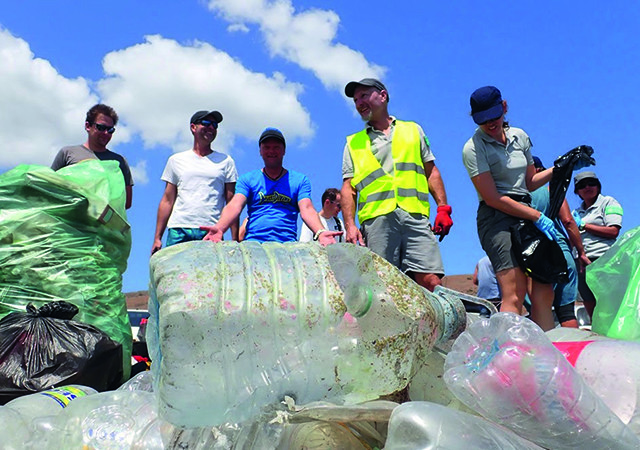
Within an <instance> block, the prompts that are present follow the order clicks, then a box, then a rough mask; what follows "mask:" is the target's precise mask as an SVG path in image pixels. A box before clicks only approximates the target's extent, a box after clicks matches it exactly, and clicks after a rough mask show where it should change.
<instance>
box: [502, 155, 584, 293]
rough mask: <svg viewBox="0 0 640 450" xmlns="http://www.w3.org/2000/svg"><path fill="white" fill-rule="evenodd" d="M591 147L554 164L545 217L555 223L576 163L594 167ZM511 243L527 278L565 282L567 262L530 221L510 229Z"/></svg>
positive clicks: (556, 244) (558, 247)
mask: <svg viewBox="0 0 640 450" xmlns="http://www.w3.org/2000/svg"><path fill="white" fill-rule="evenodd" d="M591 155H593V148H592V147H590V146H588V145H580V146H578V147H576V148H573V149H571V150H569V151H568V152H567V153H565V154H564V155H562V156H561V157H559V158H558V159H556V160H555V161H554V163H553V175H552V177H551V183H550V184H549V202H550V205H549V210H548V217H549V218H550V219H551V220H554V219H555V218H556V217H557V216H558V212H559V211H560V207H561V206H562V202H564V199H565V196H566V194H567V189H568V188H569V184H571V175H572V173H573V168H574V166H575V165H576V164H578V162H580V163H581V165H582V166H589V165H594V164H595V163H596V161H595V159H593V157H592V156H591ZM511 243H512V249H513V252H514V253H515V256H516V259H517V260H518V265H519V266H520V268H521V269H522V270H523V271H524V273H525V274H527V275H528V276H529V277H531V278H532V279H534V280H536V281H540V282H541V283H547V284H554V283H567V282H568V281H569V278H568V276H569V273H568V270H569V269H568V268H567V261H566V259H565V257H564V254H563V253H562V249H561V248H560V246H559V245H558V243H557V242H556V241H552V240H550V239H549V238H547V236H545V235H544V233H542V231H540V230H538V228H537V227H536V226H535V225H534V224H533V222H531V221H528V220H521V221H520V222H518V223H517V224H516V225H514V226H512V227H511Z"/></svg>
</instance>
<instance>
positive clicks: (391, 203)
mask: <svg viewBox="0 0 640 450" xmlns="http://www.w3.org/2000/svg"><path fill="white" fill-rule="evenodd" d="M347 145H348V146H349V153H350V154H351V159H352V160H353V179H352V180H351V185H352V186H353V187H354V188H355V189H356V190H357V191H358V194H359V195H358V220H359V221H360V223H362V222H364V221H365V220H367V219H372V218H374V217H377V216H381V215H384V214H388V213H390V212H392V211H393V210H394V209H396V207H400V208H402V209H404V210H405V211H407V212H410V213H418V214H424V215H425V216H429V184H428V183H427V178H426V176H425V172H424V163H423V162H422V156H421V153H420V132H419V131H418V126H417V125H416V124H415V123H413V122H404V121H400V120H396V123H395V127H394V131H393V139H392V141H391V154H392V156H393V161H394V171H393V175H389V174H388V173H387V172H385V171H384V169H383V168H382V166H381V165H380V162H379V161H378V160H377V159H376V157H375V156H374V155H373V153H372V152H371V140H370V139H369V136H368V135H367V131H366V130H362V131H360V132H358V133H356V134H352V135H351V136H348V137H347Z"/></svg>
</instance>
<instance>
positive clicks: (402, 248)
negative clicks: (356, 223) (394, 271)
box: [362, 208, 444, 276]
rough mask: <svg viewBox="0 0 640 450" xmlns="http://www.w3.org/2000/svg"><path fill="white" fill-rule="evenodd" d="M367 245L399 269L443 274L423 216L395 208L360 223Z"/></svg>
mask: <svg viewBox="0 0 640 450" xmlns="http://www.w3.org/2000/svg"><path fill="white" fill-rule="evenodd" d="M362 236H363V237H364V240H365V243H366V244H367V247H369V249H371V251H372V252H374V253H377V254H378V255H380V256H382V257H383V258H384V259H386V260H387V261H389V262H390V263H391V264H393V265H394V266H396V267H398V268H399V269H400V270H402V271H403V272H418V273H433V274H436V275H440V276H443V275H444V266H443V265H442V257H441V256H440V247H439V246H438V242H437V241H436V237H435V235H434V234H433V232H432V231H431V223H430V222H429V218H428V217H427V216H423V215H422V214H410V213H408V212H406V211H404V210H403V209H400V208H396V210H395V211H393V212H392V213H389V214H386V215H384V216H378V217H374V218H373V219H369V220H365V221H364V222H363V223H362Z"/></svg>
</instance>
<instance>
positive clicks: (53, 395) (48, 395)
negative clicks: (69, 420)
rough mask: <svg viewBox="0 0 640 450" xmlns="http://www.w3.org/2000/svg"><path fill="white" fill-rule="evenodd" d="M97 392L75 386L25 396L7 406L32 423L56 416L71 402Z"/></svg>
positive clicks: (85, 387)
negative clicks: (38, 419) (35, 420)
mask: <svg viewBox="0 0 640 450" xmlns="http://www.w3.org/2000/svg"><path fill="white" fill-rule="evenodd" d="M96 392H97V391H96V390H95V389H93V388H91V387H88V386H81V385H76V384H73V385H69V386H61V387H58V388H53V389H48V390H46V391H41V392H36V393H35V394H29V395H23V396H22V397H18V398H16V399H13V400H11V401H10V402H8V403H7V404H6V405H5V406H6V407H7V408H11V409H13V410H14V411H17V412H18V413H20V415H21V416H22V417H23V418H24V420H25V421H27V422H30V421H31V420H33V419H35V418H37V417H43V416H53V415H56V414H58V413H60V412H61V411H62V410H63V409H64V408H66V407H67V406H69V403H70V402H72V401H74V400H76V399H78V398H82V397H85V396H87V395H91V394H95V393H96Z"/></svg>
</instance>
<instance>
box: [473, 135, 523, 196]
mask: <svg viewBox="0 0 640 450" xmlns="http://www.w3.org/2000/svg"><path fill="white" fill-rule="evenodd" d="M505 134H506V136H507V144H506V145H503V144H501V143H500V142H498V141H496V140H495V139H493V138H492V137H491V136H489V135H488V134H486V133H485V132H484V131H482V130H481V129H480V128H477V129H476V132H475V133H474V134H473V136H472V137H471V139H469V140H468V141H467V143H466V144H464V148H463V150H462V161H463V162H464V166H465V167H466V168H467V172H468V173H469V177H470V178H473V177H475V176H477V175H480V174H481V173H485V172H490V173H491V177H492V178H493V181H494V182H495V184H496V189H497V190H498V192H499V193H500V194H514V195H527V194H529V189H528V188H527V183H526V177H525V175H526V173H527V166H530V165H531V164H533V158H532V157H531V146H532V144H531V139H529V136H528V135H527V133H525V132H524V131H523V130H521V129H520V128H514V127H509V128H507V129H505ZM478 199H479V200H482V197H481V196H480V194H479V193H478Z"/></svg>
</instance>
